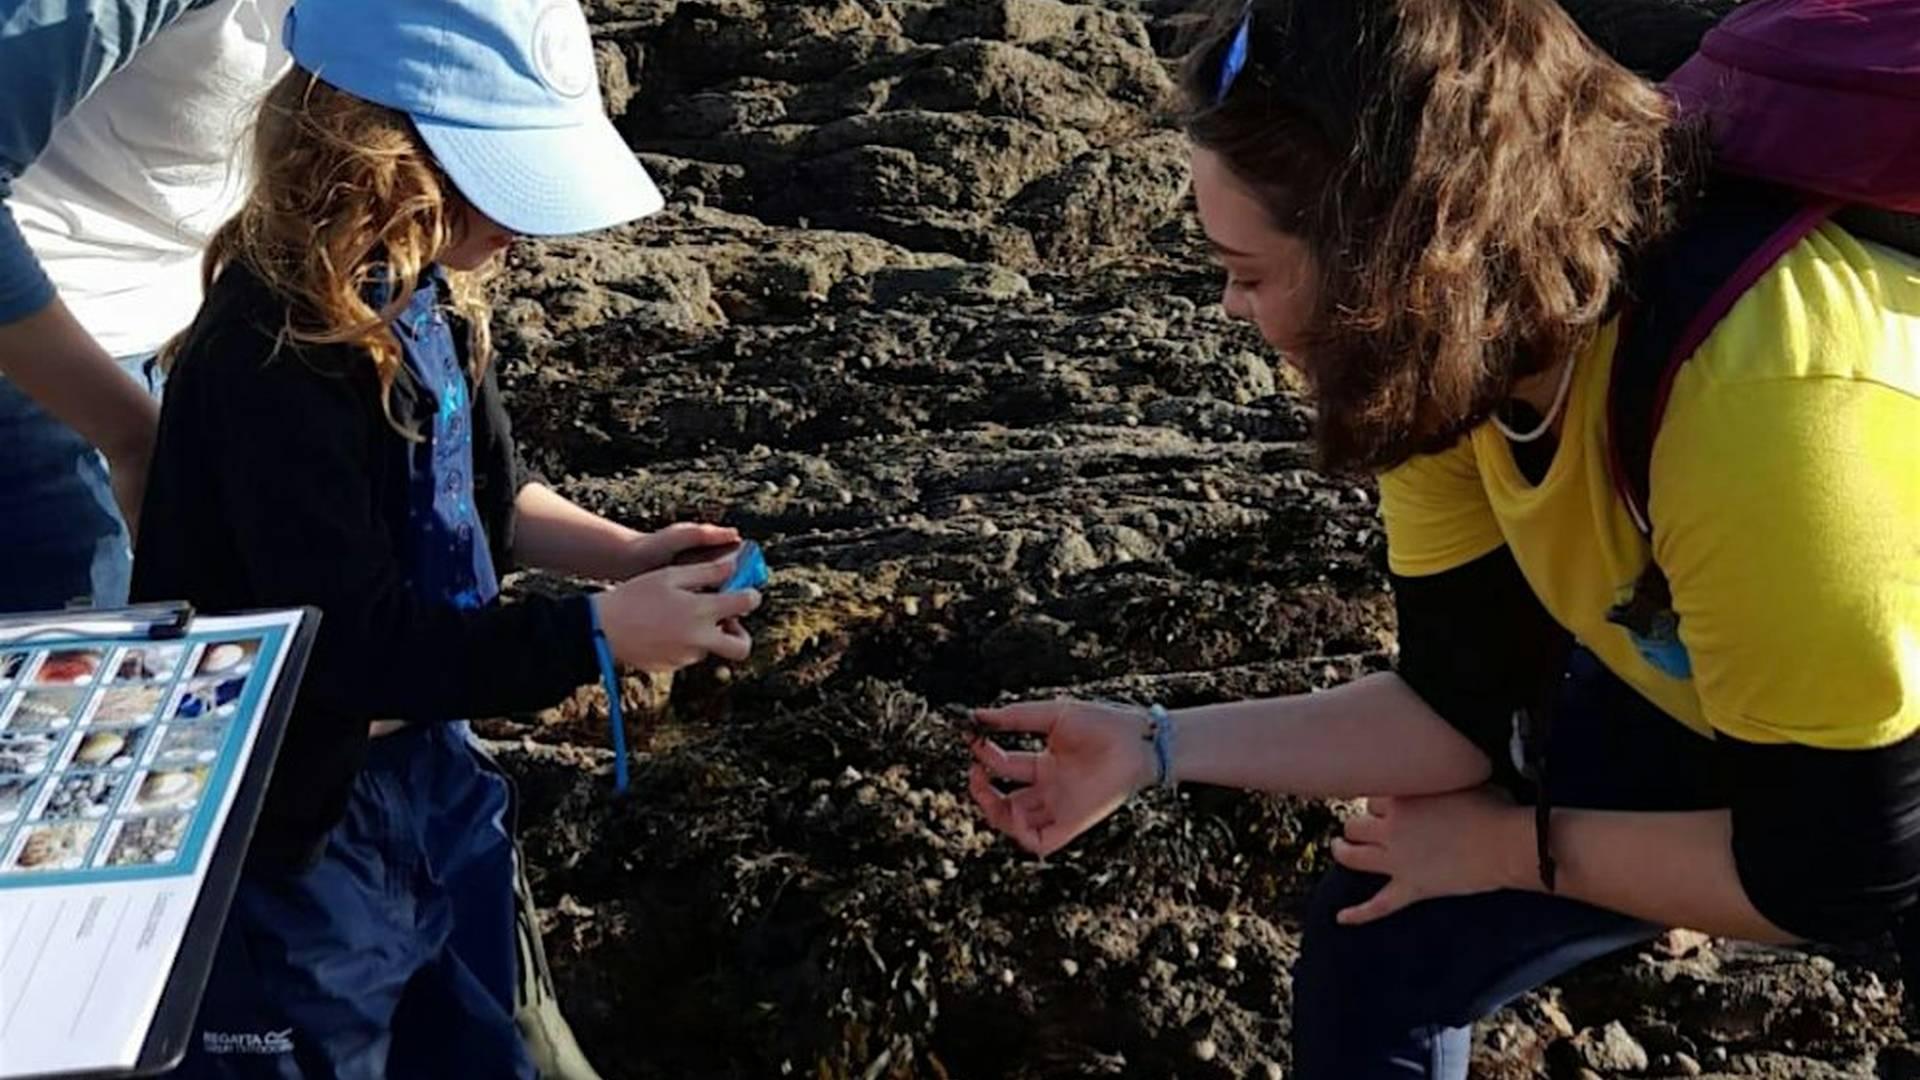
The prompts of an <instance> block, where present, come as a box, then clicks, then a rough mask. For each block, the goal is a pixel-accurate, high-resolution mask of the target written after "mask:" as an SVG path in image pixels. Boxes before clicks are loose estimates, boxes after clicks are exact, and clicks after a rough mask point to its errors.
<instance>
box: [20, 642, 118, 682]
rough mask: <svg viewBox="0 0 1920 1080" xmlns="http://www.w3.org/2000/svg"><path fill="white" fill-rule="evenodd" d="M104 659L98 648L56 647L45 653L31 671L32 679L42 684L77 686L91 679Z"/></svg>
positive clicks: (98, 670) (104, 654) (103, 653)
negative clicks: (37, 666)
mask: <svg viewBox="0 0 1920 1080" xmlns="http://www.w3.org/2000/svg"><path fill="white" fill-rule="evenodd" d="M105 661H106V653H105V652H103V651H101V650H99V649H56V650H55V651H53V652H50V653H48V654H47V658H46V659H45V660H42V661H41V662H40V667H39V668H38V669H36V670H35V671H34V673H33V681H34V682H36V683H39V684H40V685H42V686H78V685H81V684H84V683H90V682H92V681H93V677H94V676H95V675H97V674H99V672H100V666H101V665H102V664H103V663H105Z"/></svg>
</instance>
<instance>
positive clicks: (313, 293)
mask: <svg viewBox="0 0 1920 1080" xmlns="http://www.w3.org/2000/svg"><path fill="white" fill-rule="evenodd" d="M249 153H250V154H251V157H252V164H253V184H252V188H251V190H250V191H249V192H248V195H247V199H246V202H245V203H244V204H243V205H242V207H241V209H240V211H239V213H237V214H235V215H234V217H233V218H232V219H231V220H229V221H227V222H226V224H224V225H222V226H221V227H220V228H219V230H218V231H217V232H215V234H214V236H213V240H212V242H211V243H210V244H209V245H208V247H207V253H206V259H205V262H204V263H203V265H202V269H201V278H202V282H203V284H204V285H205V286H206V287H207V288H208V289H209V290H210V289H211V288H212V286H213V283H214V281H215V280H216V279H218V278H219V276H220V275H221V274H222V273H223V272H225V270H226V269H227V268H228V267H229V266H232V265H234V264H235V263H239V264H242V265H244V266H245V267H246V268H247V269H248V270H250V271H251V272H252V273H253V274H254V275H256V276H257V277H259V278H260V280H261V281H262V282H264V283H265V284H266V285H267V286H268V287H269V288H270V289H272V290H273V291H274V292H275V293H277V294H279V295H280V296H281V297H283V298H284V299H285V300H286V301H287V317H286V323H285V325H284V326H283V327H282V328H281V331H280V332H281V335H282V340H283V341H291V342H294V343H298V344H312V345H353V346H358V347H360V348H362V349H365V350H366V352H367V354H368V356H369V357H370V358H371V360H372V361H373V365H374V368H375V370H376V372H377V373H378V378H379V383H380V400H381V409H382V411H383V412H385V413H386V415H387V418H388V420H389V422H392V418H393V414H392V410H391V400H390V398H391V391H392V389H393V383H394V381H395V380H396V379H397V378H399V376H400V371H401V368H402V364H403V360H402V354H401V349H400V341H399V339H398V338H397V337H396V336H395V335H394V332H393V330H392V328H391V324H392V322H393V320H394V319H395V318H396V317H397V316H398V315H399V314H400V313H401V312H403V311H405V310H406V308H407V305H408V304H409V303H411V302H412V300H413V295H414V292H415V283H416V282H418V281H419V280H420V277H421V275H422V274H423V273H424V272H425V271H426V270H427V268H428V267H429V266H431V265H432V264H433V262H434V260H435V258H436V257H437V256H438V255H439V254H440V253H441V252H444V251H446V250H447V249H448V248H449V247H451V246H452V245H454V244H455V243H457V242H458V241H459V240H460V239H461V236H460V230H461V227H462V222H463V220H464V218H465V215H464V213H463V211H464V208H465V205H466V204H465V201H464V200H463V199H462V198H461V196H460V193H459V191H458V189H457V188H455V186H454V185H453V183H452V182H451V181H450V180H449V179H448V178H447V176H446V174H445V173H444V172H442V171H441V169H440V167H439V165H438V164H437V163H436V162H435V161H434V158H433V155H432V153H430V152H429V151H428V150H427V148H426V145H425V144H424V143H423V142H422V141H421V139H420V136H419V134H418V133H417V132H416V131H415V130H414V127H413V122H412V121H411V120H409V119H408V118H407V116H406V114H404V113H401V112H398V111H396V110H393V109H389V108H386V107H384V106H381V105H376V104H374V103H372V102H369V101H366V100H364V99H362V98H359V97H356V96H354V95H352V94H349V93H347V92H346V91H344V90H339V89H336V88H334V87H332V86H330V85H328V84H327V83H325V82H323V81H322V80H320V79H319V78H318V77H316V76H315V75H313V74H312V73H310V72H307V71H304V70H301V69H299V68H295V69H294V70H292V71H290V72H288V73H287V75H286V76H284V77H283V78H281V80H280V81H279V82H278V83H276V84H275V85H274V86H273V88H272V89H271V90H270V91H269V92H268V93H267V96H266V98H265V100H264V101H263V102H262V103H261V106H260V110H259V115H258V117H257V118H256V119H255V121H254V125H253V138H252V145H251V148H250V150H249ZM490 276H491V274H490V272H489V271H485V270H483V271H480V272H476V273H450V274H449V275H448V280H449V282H450V283H451V286H452V287H451V289H450V292H451V296H450V297H449V298H448V302H449V304H450V306H451V307H452V309H453V310H454V312H455V313H456V314H458V315H459V316H460V317H461V318H462V319H463V320H464V321H465V322H466V324H467V327H468V335H469V337H468V350H467V353H468V358H469V362H470V364H471V368H472V374H473V377H474V378H475V379H478V378H479V377H480V376H481V375H482V374H483V373H484V372H485V370H486V365H487V362H488V360H489V359H490V357H491V354H492V338H491V334H490V333H489V330H488V303H487V296H486V282H487V279H488V278H489V277H490ZM388 283H391V285H392V286H393V287H392V289H391V291H390V294H389V298H388V299H387V301H386V303H385V304H384V305H382V306H381V307H379V308H377V309H376V308H375V307H374V306H373V303H372V299H373V298H374V297H375V295H376V289H377V287H379V286H381V285H385V284H388ZM189 332H190V331H189ZM186 337H187V335H186V334H182V335H181V336H180V337H177V338H175V339H174V340H173V341H171V342H169V343H168V345H167V347H166V348H165V349H164V350H163V351H162V357H161V358H162V362H163V363H164V364H170V363H171V362H172V361H173V359H174V357H175V356H176V355H177V354H178V352H179V350H180V348H181V347H182V346H183V344H184V343H185V340H186ZM402 433H403V434H407V435H408V436H409V437H411V436H412V435H413V433H411V432H404V431H403V432H402Z"/></svg>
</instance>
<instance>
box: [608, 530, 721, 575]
mask: <svg viewBox="0 0 1920 1080" xmlns="http://www.w3.org/2000/svg"><path fill="white" fill-rule="evenodd" d="M739 542H740V531H739V530H738V529H730V528H726V527H724V526H720V525H702V524H699V523H696V522H690V521H683V522H680V523H679V524H677V525H669V526H667V527H666V528H664V529H660V530H658V531H656V532H650V533H642V534H640V535H639V536H637V537H635V538H634V540H633V543H632V545H631V546H630V547H629V549H628V555H627V573H628V574H629V575H639V574H646V573H651V572H652V571H655V570H658V569H660V568H661V567H663V566H670V565H672V564H673V560H675V559H677V558H679V557H680V556H681V555H683V554H685V553H686V552H689V551H698V550H700V549H701V548H712V547H723V546H725V545H727V544H737V543H739Z"/></svg>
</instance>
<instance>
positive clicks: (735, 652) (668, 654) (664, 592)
mask: <svg viewBox="0 0 1920 1080" xmlns="http://www.w3.org/2000/svg"><path fill="white" fill-rule="evenodd" d="M733 564H734V560H733V559H732V558H725V559H715V560H713V561H712V562H704V563H699V564H696V565H693V566H669V567H666V568H665V569H661V570H655V571H653V572H652V573H649V574H643V575H641V576H640V577H636V578H634V579H632V580H631V581H627V582H624V583H622V584H620V585H617V586H615V587H614V588H611V589H608V590H607V591H606V592H603V593H600V594H599V595H597V596H595V597H594V598H593V600H592V603H594V604H595V605H596V606H597V608H598V611H599V615H600V627H601V629H602V630H603V631H604V632H605V633H606V635H607V645H608V647H609V648H610V649H611V650H612V652H613V655H614V657H615V659H617V660H619V661H620V662H621V663H623V664H628V665H631V666H633V667H637V668H640V669H642V670H645V671H673V670H675V669H677V668H683V667H686V666H687V665H689V664H696V663H699V662H700V661H702V660H705V659H706V658H707V657H708V656H717V657H720V658H721V659H723V660H729V661H733V662H735V663H738V662H739V661H742V660H745V659H746V658H747V656H748V654H749V653H751V652H752V651H753V638H752V636H750V635H749V634H748V633H747V631H746V629H745V628H744V627H742V626H741V625H740V621H739V620H740V619H742V618H744V617H746V616H747V615H749V614H752V612H753V611H754V609H755V608H758V607H759V606H760V594H759V592H757V591H755V590H753V589H747V590H743V591H741V592H731V593H717V592H714V591H712V590H714V589H716V588H718V587H719V586H721V585H723V584H725V583H726V580H727V578H728V577H729V576H730V575H731V574H732V573H733Z"/></svg>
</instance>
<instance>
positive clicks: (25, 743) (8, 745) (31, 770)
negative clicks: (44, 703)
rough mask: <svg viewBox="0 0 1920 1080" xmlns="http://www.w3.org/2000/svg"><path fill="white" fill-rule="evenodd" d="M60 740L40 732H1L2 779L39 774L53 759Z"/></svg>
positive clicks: (0, 775) (0, 777) (0, 760)
mask: <svg viewBox="0 0 1920 1080" xmlns="http://www.w3.org/2000/svg"><path fill="white" fill-rule="evenodd" d="M59 745H60V740H59V739H57V738H55V737H53V736H52V735H46V734H41V733H38V732H27V733H19V734H16V733H12V732H0V779H5V778H7V777H10V776H38V775H40V774H41V773H43V772H45V771H46V769H47V764H48V763H49V762H51V761H52V760H53V752H54V750H55V749H57V748H58V747H59Z"/></svg>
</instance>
